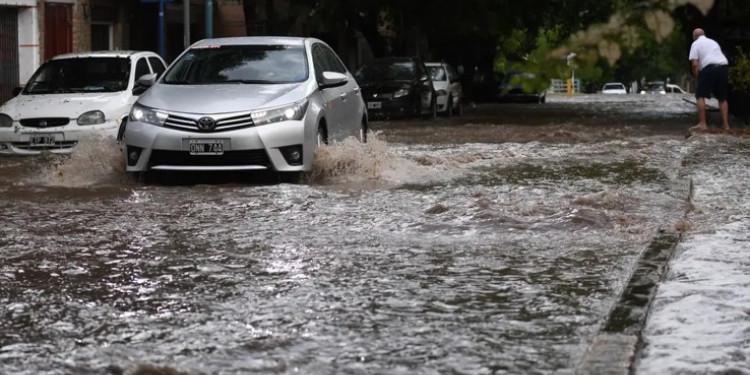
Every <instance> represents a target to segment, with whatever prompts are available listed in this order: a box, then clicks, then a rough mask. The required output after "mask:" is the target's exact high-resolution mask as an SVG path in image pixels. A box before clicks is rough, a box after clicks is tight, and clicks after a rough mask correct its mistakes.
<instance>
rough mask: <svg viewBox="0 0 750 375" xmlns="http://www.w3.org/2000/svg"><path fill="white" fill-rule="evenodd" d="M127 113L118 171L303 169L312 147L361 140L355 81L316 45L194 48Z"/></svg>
mask: <svg viewBox="0 0 750 375" xmlns="http://www.w3.org/2000/svg"><path fill="white" fill-rule="evenodd" d="M141 83H142V84H146V85H151V87H150V88H149V89H148V90H147V91H146V92H145V93H144V94H143V95H141V97H140V98H139V99H138V101H137V102H136V103H135V104H134V105H133V107H132V110H131V111H130V116H129V120H128V122H127V125H126V127H125V130H124V133H123V137H122V141H123V144H124V147H123V150H124V154H125V155H124V156H125V163H126V170H127V171H128V172H147V171H151V170H173V171H175V170H176V171H241V170H272V171H277V172H281V173H287V174H291V175H298V174H299V173H300V172H304V171H310V170H312V166H313V158H314V151H315V149H316V148H317V147H318V146H320V145H321V144H324V143H328V142H331V141H336V140H343V139H345V138H347V137H356V138H357V139H358V140H359V141H360V142H366V137H367V111H366V109H365V104H364V101H363V100H362V96H361V93H360V88H359V86H358V85H357V82H356V81H355V79H354V77H353V76H352V75H351V73H350V72H349V71H348V70H347V68H346V67H345V66H344V64H343V63H342V62H341V60H340V59H339V57H338V56H337V55H336V53H335V52H334V51H333V50H332V49H331V48H330V47H329V46H328V45H327V44H326V43H324V42H323V41H321V40H318V39H313V38H293V37H237V38H220V39H207V40H203V41H200V42H197V43H195V44H194V45H192V46H191V47H189V48H188V49H187V50H185V51H184V52H183V53H182V54H181V55H180V56H179V57H178V58H177V59H176V60H175V62H174V63H172V64H171V65H170V67H169V69H168V70H167V71H166V72H165V73H164V74H163V75H162V77H161V78H160V79H159V80H158V81H156V77H155V76H151V77H147V78H146V79H142V80H141Z"/></svg>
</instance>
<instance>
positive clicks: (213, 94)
mask: <svg viewBox="0 0 750 375" xmlns="http://www.w3.org/2000/svg"><path fill="white" fill-rule="evenodd" d="M307 92H308V90H307V89H306V85H305V84H304V83H292V84H271V85H258V84H223V85H166V84H156V85H154V86H152V87H151V88H150V89H148V90H147V91H146V92H145V93H144V94H143V95H141V98H140V99H138V104H141V105H144V106H147V107H151V108H156V109H161V110H165V111H174V112H186V113H225V112H240V111H247V110H254V109H257V108H268V107H275V106H280V105H284V104H290V103H294V102H297V101H300V100H303V99H304V98H306V97H307Z"/></svg>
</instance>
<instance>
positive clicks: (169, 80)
mask: <svg viewBox="0 0 750 375" xmlns="http://www.w3.org/2000/svg"><path fill="white" fill-rule="evenodd" d="M307 74H308V73H307V61H306V59H305V50H304V48H303V47H302V46H287V45H226V46H206V47H197V48H192V49H190V50H189V51H187V52H186V53H185V54H184V55H182V56H181V57H180V58H179V59H178V60H177V61H176V62H175V63H174V65H173V66H172V68H171V69H169V71H167V73H166V75H165V76H164V80H163V83H166V84H183V85H186V84H217V83H292V82H302V81H304V80H306V79H307Z"/></svg>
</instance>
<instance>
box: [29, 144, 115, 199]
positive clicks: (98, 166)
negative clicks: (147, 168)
mask: <svg viewBox="0 0 750 375" xmlns="http://www.w3.org/2000/svg"><path fill="white" fill-rule="evenodd" d="M53 156H56V155H45V156H44V160H45V161H46V163H45V165H44V166H43V167H42V171H41V173H40V174H39V175H38V176H36V177H34V178H32V179H31V181H29V182H30V183H32V184H35V185H41V186H52V187H89V186H95V185H109V184H119V183H120V182H122V179H123V177H124V176H125V173H124V172H125V161H124V159H123V156H122V153H121V152H120V146H119V145H118V144H117V141H116V140H115V139H114V137H111V136H110V137H105V136H100V135H89V136H85V137H83V138H82V139H81V140H79V142H78V144H77V145H76V147H75V149H74V150H73V153H71V154H70V155H65V156H61V157H59V158H58V157H53Z"/></svg>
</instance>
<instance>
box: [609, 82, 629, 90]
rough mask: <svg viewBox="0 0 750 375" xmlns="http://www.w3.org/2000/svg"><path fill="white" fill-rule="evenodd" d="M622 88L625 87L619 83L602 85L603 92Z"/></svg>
mask: <svg viewBox="0 0 750 375" xmlns="http://www.w3.org/2000/svg"><path fill="white" fill-rule="evenodd" d="M624 88H625V86H623V85H621V84H619V83H611V84H607V85H604V89H605V90H622V89H624Z"/></svg>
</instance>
